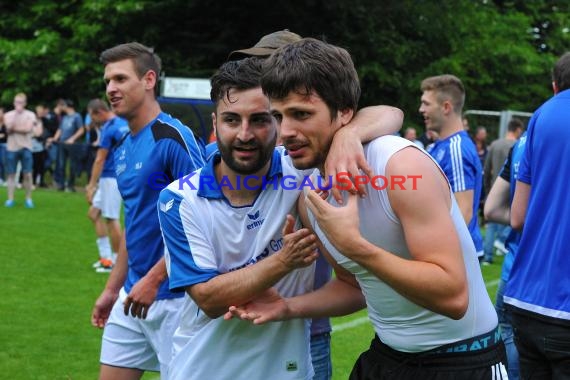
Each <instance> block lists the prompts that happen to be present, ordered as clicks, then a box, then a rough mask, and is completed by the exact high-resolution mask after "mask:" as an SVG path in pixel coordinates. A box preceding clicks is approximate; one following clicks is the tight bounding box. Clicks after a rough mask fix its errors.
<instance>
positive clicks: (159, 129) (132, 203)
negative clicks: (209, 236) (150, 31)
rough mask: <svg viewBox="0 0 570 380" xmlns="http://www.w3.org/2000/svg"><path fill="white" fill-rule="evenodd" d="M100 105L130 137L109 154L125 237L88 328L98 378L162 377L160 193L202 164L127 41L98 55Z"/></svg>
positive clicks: (175, 306)
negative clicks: (97, 351) (96, 349)
mask: <svg viewBox="0 0 570 380" xmlns="http://www.w3.org/2000/svg"><path fill="white" fill-rule="evenodd" d="M101 62H102V63H103V64H104V65H105V73H104V80H105V83H106V93H107V99H108V100H109V102H110V104H111V107H112V109H113V112H115V113H116V114H117V115H118V116H121V117H123V118H125V119H126V120H127V121H128V124H129V130H130V132H129V133H127V135H126V136H125V138H123V140H122V141H121V142H120V143H119V144H118V146H117V147H116V148H115V150H114V160H115V174H116V176H117V184H118V187H119V191H120V193H121V196H122V198H123V201H124V205H125V234H124V237H123V241H122V243H121V247H120V248H119V253H118V257H117V261H116V263H115V266H114V268H113V270H112V272H111V275H110V277H109V280H108V281H107V284H106V286H105V289H104V290H103V292H102V294H101V295H100V296H99V298H98V299H97V301H96V303H95V307H94V309H93V314H92V321H91V322H92V324H93V325H94V326H97V327H99V328H102V327H104V328H105V330H104V332H103V342H102V346H101V359H100V361H101V372H100V379H139V378H140V377H141V376H142V375H143V373H144V371H159V370H160V371H161V372H162V373H165V372H166V367H167V365H168V362H169V360H170V353H171V348H172V335H173V333H174V330H175V328H176V327H177V326H178V322H179V316H180V310H181V307H182V302H183V298H182V294H179V293H173V292H171V291H170V290H169V283H168V278H167V274H166V265H165V261H164V243H163V241H162V237H161V234H160V225H159V221H158V216H157V214H156V202H157V201H158V196H159V193H160V190H162V189H163V188H164V187H165V186H166V185H167V184H169V183H170V182H172V181H173V180H174V179H175V178H178V177H181V176H183V175H185V174H187V173H190V172H192V171H194V170H196V169H197V168H200V167H202V165H203V158H202V155H203V152H202V151H201V149H200V148H199V147H198V144H197V143H196V140H195V139H194V136H193V134H192V132H191V130H190V129H189V128H188V127H186V126H184V125H182V124H181V123H180V121H178V120H176V119H173V118H172V117H171V116H170V115H167V114H165V113H163V112H162V111H161V109H160V105H159V104H158V102H157V100H156V96H155V90H156V88H157V86H158V77H159V74H160V66H161V63H160V58H159V57H158V56H157V55H156V54H155V53H154V51H153V49H151V48H148V47H146V46H144V45H142V44H139V43H136V42H132V43H127V44H122V45H118V46H115V47H113V48H111V49H108V50H105V51H104V52H103V53H102V54H101Z"/></svg>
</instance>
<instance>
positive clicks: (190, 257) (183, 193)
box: [159, 58, 401, 380]
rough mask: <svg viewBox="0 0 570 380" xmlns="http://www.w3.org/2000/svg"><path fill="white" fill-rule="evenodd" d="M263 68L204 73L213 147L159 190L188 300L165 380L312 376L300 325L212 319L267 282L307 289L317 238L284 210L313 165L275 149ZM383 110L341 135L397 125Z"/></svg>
mask: <svg viewBox="0 0 570 380" xmlns="http://www.w3.org/2000/svg"><path fill="white" fill-rule="evenodd" d="M261 67H262V60H260V59H259V58H247V59H244V60H240V61H232V62H228V63H225V64H224V65H222V67H221V68H220V69H219V70H218V72H217V73H216V74H215V75H214V76H213V77H212V79H211V83H212V91H211V97H212V101H214V103H215V104H216V112H215V113H214V114H213V123H214V130H215V132H216V137H217V144H218V147H219V152H216V153H214V155H213V156H212V157H211V158H210V159H209V160H208V162H207V163H206V166H205V167H204V168H202V169H201V170H199V171H197V172H196V173H193V174H192V175H191V176H189V177H188V178H187V179H186V178H185V179H183V180H182V181H176V182H174V183H172V184H171V185H170V186H168V187H167V188H166V189H165V190H163V191H162V192H161V195H160V203H159V219H160V222H161V227H162V232H163V236H164V239H165V242H166V246H167V248H168V251H167V262H168V263H169V264H168V265H169V266H168V267H169V277H170V286H171V288H172V289H174V290H179V291H184V290H185V291H186V292H188V294H190V296H191V298H187V301H186V304H185V306H184V313H183V316H182V319H181V325H180V328H179V329H178V330H177V331H176V333H175V336H174V358H173V360H172V362H171V365H170V369H169V372H168V376H169V378H170V379H203V378H215V379H224V378H230V377H231V378H234V379H252V378H255V379H269V378H275V379H307V380H308V379H312V377H313V370H312V366H311V355H310V354H309V336H308V335H309V329H308V321H305V320H297V321H288V322H283V323H276V324H273V325H268V326H264V327H263V328H256V327H254V326H251V325H249V324H248V323H246V322H242V321H239V320H233V321H224V320H223V319H222V318H219V317H220V316H221V315H223V314H224V313H225V312H226V311H227V309H228V307H229V306H230V305H233V304H236V303H237V304H240V303H243V302H247V301H249V300H251V299H252V298H255V297H257V296H259V295H260V294H262V293H263V292H265V291H267V290H268V289H269V288H270V287H271V286H275V287H276V288H277V289H278V290H279V291H280V292H281V293H282V294H287V295H296V294H303V293H306V292H308V291H311V290H312V289H313V286H314V284H313V274H314V267H313V266H312V263H313V261H314V260H315V259H316V257H317V253H316V245H315V243H314V242H315V237H314V236H313V235H311V234H309V232H308V230H306V229H300V230H298V231H294V224H295V219H294V218H293V217H292V216H287V215H288V214H289V213H293V214H296V213H295V212H294V207H295V204H296V202H297V199H298V197H299V194H300V193H301V190H300V189H299V188H298V186H300V184H301V183H302V181H303V179H304V178H306V177H307V176H308V175H309V174H310V173H311V172H312V171H298V170H296V169H295V168H294V167H293V166H292V164H291V159H290V157H289V156H288V155H287V153H286V152H285V151H284V150H283V148H282V147H279V148H275V142H276V139H277V134H278V133H277V128H276V123H275V120H274V119H273V118H272V116H271V114H270V112H269V101H268V99H267V97H266V96H265V95H263V93H262V91H261V87H260V77H261ZM385 108H386V113H387V115H386V116H383V117H382V115H379V116H380V117H379V119H380V120H382V121H384V123H385V124H384V125H385V126H382V124H380V125H379V128H377V127H376V125H378V124H379V123H378V121H376V122H375V123H367V124H366V125H361V126H360V127H359V128H356V129H354V131H356V132H357V133H352V132H351V131H350V129H351V127H348V128H347V131H346V132H350V133H349V134H348V135H347V134H346V133H344V134H342V133H341V134H340V135H339V136H342V138H347V137H348V138H350V139H352V140H357V141H356V142H357V143H358V145H360V139H355V137H351V135H353V134H354V135H356V136H358V135H359V134H361V137H366V131H367V130H370V131H371V132H372V133H376V134H379V133H381V132H382V131H384V130H385V132H386V133H392V132H394V131H396V130H397V129H398V127H399V125H400V124H401V112H400V111H399V110H397V109H393V108H391V107H385ZM386 119H388V122H387V123H386ZM358 124H359V122H356V123H354V124H353V126H356V125H358ZM284 179H286V180H287V181H288V182H287V185H285V182H284V181H285V180H284ZM292 182H294V183H295V184H296V185H297V186H293V187H290V185H291V183H292ZM264 183H266V185H265V186H264V185H263V184H264ZM284 223H285V227H284V228H283V224H284ZM212 353H215V354H212Z"/></svg>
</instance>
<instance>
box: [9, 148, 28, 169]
mask: <svg viewBox="0 0 570 380" xmlns="http://www.w3.org/2000/svg"><path fill="white" fill-rule="evenodd" d="M18 161H20V162H21V164H22V173H31V172H32V164H33V162H34V160H33V156H32V151H31V150H29V149H26V148H24V149H20V150H17V151H15V152H11V151H9V150H8V151H6V171H7V172H8V174H16V166H17V165H18Z"/></svg>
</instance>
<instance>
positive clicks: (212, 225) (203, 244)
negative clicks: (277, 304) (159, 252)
mask: <svg viewBox="0 0 570 380" xmlns="http://www.w3.org/2000/svg"><path fill="white" fill-rule="evenodd" d="M219 161H220V155H219V153H216V154H214V155H213V156H212V157H211V158H210V159H209V160H208V162H207V164H206V166H205V167H204V168H203V169H201V170H199V171H197V172H196V173H195V175H193V176H191V178H188V179H187V181H186V180H185V181H177V182H174V183H172V184H171V185H169V186H168V187H167V188H166V189H164V190H163V191H162V192H161V194H160V202H159V205H158V207H159V215H160V216H159V218H160V223H161V227H162V232H163V236H164V240H165V242H166V246H167V253H166V258H167V268H168V272H169V276H170V287H171V289H173V290H175V291H176V290H178V291H181V290H183V289H185V288H186V287H189V286H192V285H195V284H198V283H203V282H207V281H208V280H210V279H212V278H214V277H216V276H219V275H221V274H224V273H228V272H231V271H235V270H239V269H241V268H245V267H247V266H249V265H255V263H257V262H258V261H260V260H263V259H265V258H267V257H269V256H271V255H274V254H275V253H276V252H278V251H279V250H280V249H281V248H282V245H283V236H282V228H283V225H284V223H285V219H286V216H287V214H292V215H296V202H297V198H298V197H299V194H300V190H299V189H298V188H289V187H291V186H282V184H283V183H282V180H283V178H287V179H288V183H289V185H290V184H291V183H292V182H294V183H301V181H302V179H303V177H304V176H305V175H308V174H309V173H310V172H312V171H310V172H302V171H298V170H296V169H295V168H294V167H293V165H292V163H291V160H290V158H289V157H288V156H287V155H286V153H285V152H284V151H283V150H282V149H281V148H276V150H275V151H274V153H273V157H272V162H271V167H270V169H269V172H268V174H267V176H266V178H268V179H270V180H274V181H275V182H274V183H276V184H277V186H274V185H271V184H270V185H268V186H267V187H266V189H265V190H263V191H261V192H260V193H259V195H258V197H257V198H256V200H255V201H254V203H253V204H252V205H249V206H242V207H234V206H232V205H231V204H230V203H229V202H228V200H227V199H226V198H225V196H224V195H223V193H222V187H223V186H228V185H229V184H228V182H224V181H223V179H222V180H221V181H218V180H217V179H216V177H215V172H214V167H215V165H216V163H217V162H219ZM313 277H314V264H313V265H311V266H309V267H307V268H303V269H298V270H295V271H293V272H291V273H289V274H288V275H287V276H285V277H284V278H282V279H281V280H280V281H279V282H278V283H277V284H276V285H275V288H276V289H277V291H278V292H279V293H280V294H281V296H283V297H291V296H295V295H299V294H304V293H307V292H310V291H312V287H313ZM309 339H310V338H309V321H308V320H305V319H294V320H289V321H284V322H272V323H268V324H265V325H260V326H254V325H252V324H251V323H250V322H244V321H241V320H237V319H232V320H229V321H225V320H223V318H221V317H220V318H217V319H211V318H209V317H208V316H207V315H206V314H205V313H204V312H202V311H201V310H200V308H199V307H198V305H197V304H196V303H195V302H194V301H193V300H192V299H191V298H190V297H187V301H186V304H185V307H184V310H183V314H182V318H181V324H180V327H179V328H178V330H177V331H176V333H175V335H174V358H173V361H172V363H171V366H170V370H169V379H185V380H186V379H206V378H208V379H225V378H232V379H307V380H308V379H312V376H313V370H312V364H311V356H310V348H309Z"/></svg>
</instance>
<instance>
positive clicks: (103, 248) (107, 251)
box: [97, 236, 112, 259]
mask: <svg viewBox="0 0 570 380" xmlns="http://www.w3.org/2000/svg"><path fill="white" fill-rule="evenodd" d="M97 248H99V257H100V258H102V259H111V258H112V251H111V242H110V241H109V237H108V236H103V237H100V238H97Z"/></svg>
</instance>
